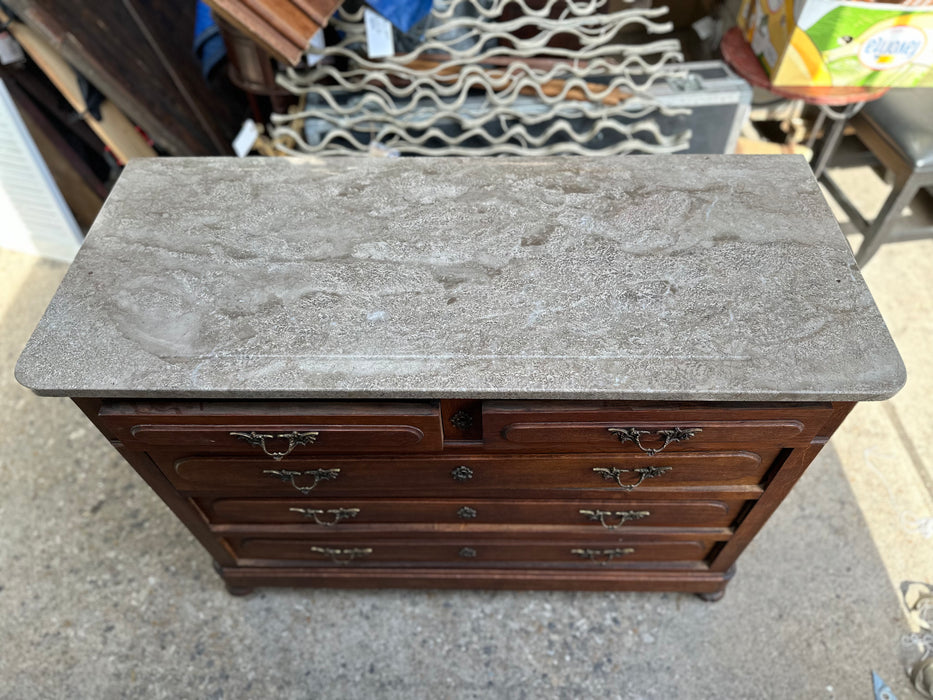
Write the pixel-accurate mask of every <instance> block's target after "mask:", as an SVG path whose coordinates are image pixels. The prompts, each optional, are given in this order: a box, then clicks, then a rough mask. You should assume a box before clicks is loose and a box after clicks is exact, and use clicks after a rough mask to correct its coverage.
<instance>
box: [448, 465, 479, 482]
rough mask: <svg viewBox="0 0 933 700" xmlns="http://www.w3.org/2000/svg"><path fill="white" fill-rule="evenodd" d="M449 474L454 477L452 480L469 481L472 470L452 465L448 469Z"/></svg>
mask: <svg viewBox="0 0 933 700" xmlns="http://www.w3.org/2000/svg"><path fill="white" fill-rule="evenodd" d="M450 475H451V476H452V477H453V478H454V481H469V480H470V479H472V478H473V470H472V469H470V468H469V467H464V466H459V467H454V468H453V469H452V470H451V471H450Z"/></svg>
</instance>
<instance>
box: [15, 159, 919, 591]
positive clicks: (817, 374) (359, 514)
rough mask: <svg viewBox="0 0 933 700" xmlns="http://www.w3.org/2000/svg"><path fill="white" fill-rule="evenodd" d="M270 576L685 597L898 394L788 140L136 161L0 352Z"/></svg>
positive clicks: (870, 306)
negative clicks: (13, 352)
mask: <svg viewBox="0 0 933 700" xmlns="http://www.w3.org/2000/svg"><path fill="white" fill-rule="evenodd" d="M17 377H18V379H19V380H20V381H21V382H22V383H23V384H24V385H26V386H27V387H29V388H31V389H33V390H34V391H36V392H37V393H39V394H42V395H60V396H62V395H63V396H70V397H72V398H74V400H75V401H76V403H77V404H78V405H79V407H80V408H81V409H82V410H83V411H84V412H85V413H86V414H87V416H88V417H89V418H90V419H91V420H92V421H93V422H94V424H95V425H96V426H97V428H98V429H99V430H100V431H101V432H102V433H103V434H104V435H105V436H106V437H107V438H108V439H109V440H110V441H111V442H112V444H113V445H114V446H115V447H116V448H117V449H118V450H119V451H120V453H121V454H122V455H123V456H124V457H125V458H126V459H127V461H128V462H129V463H130V464H131V465H132V466H133V467H134V468H135V469H136V470H137V471H138V472H139V474H140V475H141V476H142V477H143V479H144V480H145V481H146V482H147V483H148V484H149V486H150V487H151V488H152V489H153V490H154V491H155V492H156V493H157V494H158V495H159V496H160V497H161V498H162V499H163V500H164V501H165V503H166V504H167V505H168V506H169V507H170V508H171V509H172V510H173V511H174V513H175V514H176V515H177V516H178V517H179V518H180V519H181V520H182V521H183V522H184V523H185V524H186V525H187V527H188V528H189V529H190V530H191V532H192V533H193V534H194V535H195V537H197V538H198V540H199V541H200V542H201V544H202V545H203V546H204V547H205V549H206V550H207V551H208V552H209V553H210V555H211V557H213V559H214V561H215V563H216V566H217V569H218V571H219V573H220V574H221V576H222V577H223V579H224V580H225V582H226V584H227V586H228V588H229V589H230V590H231V592H236V593H239V592H246V591H248V590H250V589H252V588H253V587H256V586H306V585H307V586H339V587H344V586H347V587H376V586H398V587H438V588H468V587H482V588H528V589H585V590H671V591H690V592H696V593H699V594H701V595H704V596H705V597H707V598H711V599H715V598H716V597H718V596H720V595H721V594H722V592H723V591H724V588H725V586H726V583H727V582H728V580H729V578H730V577H731V575H732V572H733V570H734V564H735V561H736V559H737V557H738V556H739V555H740V554H741V552H742V550H743V549H744V548H745V547H746V546H747V545H748V543H749V542H750V541H751V539H752V538H753V537H754V535H755V534H756V533H757V532H758V530H759V529H760V528H761V527H762V526H763V525H764V523H765V522H766V520H767V518H768V517H769V516H770V514H771V513H772V512H773V511H774V510H775V508H776V507H777V506H778V505H779V504H780V502H781V501H782V500H783V498H784V497H785V496H786V494H787V493H788V491H789V490H790V489H791V487H792V486H793V485H794V483H795V482H796V481H797V479H798V478H799V477H800V475H801V474H802V473H803V471H804V469H805V468H806V467H807V465H808V464H809V463H810V462H811V461H812V460H813V458H814V457H815V455H816V454H817V452H818V451H819V450H820V449H821V447H822V446H823V445H825V444H826V442H827V441H828V440H829V438H830V436H831V435H832V433H833V432H834V431H835V429H836V428H837V427H838V425H839V424H840V423H841V421H842V420H843V419H844V417H845V416H846V414H847V413H848V411H849V410H850V409H851V408H852V406H853V405H854V404H855V402H856V401H858V400H862V399H881V398H885V397H887V396H890V395H892V394H893V393H894V392H896V391H897V389H898V388H899V387H900V386H901V385H902V384H903V382H904V369H903V365H902V363H901V361H900V358H899V356H898V354H897V350H896V349H895V347H894V345H893V342H892V341H891V339H890V336H889V335H888V332H887V329H886V328H885V326H884V323H883V321H882V320H881V318H880V315H879V314H878V312H877V309H876V308H875V306H874V303H873V301H872V299H871V296H870V294H869V293H868V291H867V289H866V288H865V285H864V283H863V281H862V279H861V276H860V275H859V273H858V269H857V267H856V265H855V263H854V260H853V259H852V255H851V253H850V251H849V249H848V247H847V244H846V242H845V239H844V238H843V237H842V234H841V233H840V232H839V230H838V227H837V226H836V224H835V222H834V220H833V219H832V217H831V215H830V213H829V211H828V209H827V207H826V205H825V203H824V202H823V199H822V196H821V194H820V192H819V189H818V188H817V186H816V183H815V182H814V181H813V178H812V176H811V175H810V173H809V169H808V168H807V165H806V163H805V162H804V161H803V160H802V159H798V158H795V157H787V158H785V157H735V156H726V157H712V156H685V157H659V158H632V157H629V158H606V159H588V158H565V159H553V160H549V159H543V160H541V159H538V160H520V159H515V160H498V159H488V160H486V159H444V160H427V159H407V160H405V159H403V160H398V161H370V160H351V159H347V160H339V161H288V160H280V159H269V160H266V159H246V160H237V161H233V160H226V159H162V160H153V161H146V162H141V161H140V162H134V163H131V164H130V166H129V167H128V168H127V170H126V172H125V173H124V175H123V176H122V178H121V180H120V181H119V182H118V183H117V185H116V187H115V189H114V191H113V193H112V195H111V197H110V199H109V200H108V202H107V204H106V205H105V208H104V210H103V211H102V213H101V215H100V217H99V218H98V221H97V223H96V224H95V226H94V228H93V229H92V231H91V233H90V234H89V236H88V239H87V241H86V243H85V246H84V248H83V249H82V251H81V253H80V254H79V257H78V259H77V260H76V261H75V263H74V265H73V266H72V268H71V269H70V271H69V272H68V275H67V276H66V279H65V280H64V281H63V283H62V286H61V288H60V289H59V291H58V293H57V295H56V297H55V299H53V301H52V303H51V304H50V307H49V310H48V311H47V313H46V315H45V317H44V318H43V320H42V322H41V323H40V325H39V327H38V328H37V330H36V332H35V334H34V335H33V337H32V339H31V340H30V342H29V345H28V346H27V348H26V350H25V351H24V353H23V356H22V357H21V358H20V362H19V364H18V367H17Z"/></svg>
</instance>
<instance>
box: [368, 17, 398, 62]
mask: <svg viewBox="0 0 933 700" xmlns="http://www.w3.org/2000/svg"><path fill="white" fill-rule="evenodd" d="M363 24H365V25H366V53H367V54H369V57H370V58H385V57H386V56H392V55H394V54H395V41H394V40H393V38H392V23H391V22H390V21H389V20H387V19H386V18H385V17H383V16H382V15H380V14H379V13H378V12H375V11H373V10H370V9H369V8H368V7H367V8H366V9H365V10H363Z"/></svg>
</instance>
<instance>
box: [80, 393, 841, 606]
mask: <svg viewBox="0 0 933 700" xmlns="http://www.w3.org/2000/svg"><path fill="white" fill-rule="evenodd" d="M78 403H79V405H80V406H81V407H82V408H83V409H84V410H85V411H86V412H87V413H88V415H89V417H90V418H91V419H92V420H93V421H94V422H95V423H96V424H97V426H98V427H99V428H100V429H101V430H102V431H103V432H104V433H105V434H106V435H107V436H108V437H110V438H111V439H112V440H113V441H114V443H115V445H116V446H117V447H118V449H120V450H121V452H122V453H123V454H124V456H126V458H127V459H128V460H129V461H130V463H131V464H133V465H134V467H136V469H137V470H139V472H140V473H141V474H142V476H143V477H144V478H146V479H147V480H148V481H149V482H150V484H158V485H159V488H157V491H159V493H160V494H161V495H162V497H163V498H164V499H165V500H166V503H168V505H169V506H170V507H172V508H173V509H174V510H175V512H176V513H177V514H178V515H179V516H180V517H181V519H182V520H183V521H184V522H185V524H186V525H187V526H188V527H189V528H190V529H191V530H192V532H193V533H194V534H195V535H197V536H198V537H199V538H200V539H201V541H202V542H206V543H208V545H209V546H208V549H209V550H211V552H212V553H213V554H214V557H215V560H216V561H217V564H218V570H219V571H220V573H221V575H222V576H223V577H224V579H225V580H226V581H227V583H228V586H229V587H230V588H231V590H232V591H234V592H245V591H246V590H249V589H251V588H252V587H254V586H265V585H276V584H278V583H283V582H284V583H287V584H288V585H309V586H314V585H332V584H334V583H335V582H337V581H339V582H340V583H341V585H343V584H347V585H366V586H383V585H389V586H391V585H399V584H404V585H418V586H457V587H461V586H462V587H473V586H478V587H521V588H525V587H529V586H530V587H533V588H567V587H581V588H587V589H613V590H616V589H628V588H636V589H644V588H650V589H664V590H686V591H695V592H698V593H701V594H705V595H706V596H708V597H714V598H715V597H716V596H718V595H720V594H721V593H722V591H723V590H724V587H725V585H726V583H727V582H728V580H729V578H730V576H731V572H732V566H733V564H734V562H735V560H736V557H737V556H738V555H739V553H740V552H741V551H742V549H743V548H744V547H745V545H746V544H747V543H748V542H749V541H750V539H751V538H752V537H753V536H754V534H755V533H756V532H757V530H758V529H759V528H760V527H761V525H762V524H763V523H764V522H765V520H766V519H767V517H768V516H769V515H770V514H771V512H772V511H773V510H774V508H775V507H776V506H777V504H778V503H779V502H780V501H781V499H782V498H783V497H784V495H785V494H786V492H787V490H788V489H789V488H790V486H791V485H792V484H793V482H794V481H796V479H797V477H798V476H799V475H800V474H801V473H802V471H803V469H804V468H805V466H806V465H807V463H808V462H809V461H810V460H811V459H812V458H813V456H814V455H815V454H816V452H817V451H818V450H819V448H820V446H822V444H824V443H825V441H826V440H827V439H828V437H829V435H830V434H831V433H832V431H833V430H834V429H835V427H836V425H838V423H839V422H840V420H841V419H842V417H843V416H844V415H845V413H846V412H847V411H848V409H849V408H850V406H851V404H848V403H844V404H832V403H795V404H791V403H787V404H774V405H767V404H747V405H738V404H716V403H702V404H701V403H693V404H691V403H670V404H664V403H654V404H650V403H644V402H611V401H609V402H587V401H520V400H516V401H479V402H475V404H474V405H473V408H474V409H475V416H476V418H475V420H476V421H477V424H476V425H471V426H470V430H471V432H472V433H474V434H476V435H479V436H481V438H480V439H463V432H464V430H463V428H462V427H461V428H458V427H457V426H455V425H454V422H456V421H457V420H459V419H454V416H455V415H456V412H451V411H450V410H449V408H450V407H449V406H448V405H447V404H448V402H447V401H445V400H443V399H440V400H436V401H395V402H392V401H379V402H366V401H360V402H332V401H269V400H265V401H172V400H164V401H156V400H151V399H149V400H144V401H136V402H134V401H131V400H89V399H83V400H82V399H79V400H78ZM445 415H446V416H448V418H447V419H446V420H443V421H442V416H445ZM461 418H462V417H461ZM594 574H595V575H594Z"/></svg>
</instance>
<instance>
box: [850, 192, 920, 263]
mask: <svg viewBox="0 0 933 700" xmlns="http://www.w3.org/2000/svg"><path fill="white" fill-rule="evenodd" d="M918 189H920V185H918V184H917V178H915V177H914V176H913V175H909V176H908V177H907V178H906V179H902V178H900V177H898V178H897V179H896V180H895V181H894V189H893V190H891V194H889V195H888V198H887V199H886V200H885V202H884V206H882V207H881V211H880V212H878V216H877V217H875V220H874V221H873V222H872V223H871V226H870V227H869V228H868V230H867V231H865V238H864V239H863V240H862V244H861V245H860V246H859V248H858V252H857V253H856V254H855V261H856V262H857V263H858V264H859V266H860V267H862V266H864V265H865V264H866V263H867V262H868V261H869V260H871V257H872V256H873V255H874V254H875V253H877V252H878V248H880V247H881V246H882V244H883V243H885V242H886V241H887V239H888V238H889V237H890V236H891V232H892V230H893V229H894V225H895V224H896V223H897V220H898V218H899V217H900V214H901V212H902V211H904V207H906V206H907V205H908V204H910V202H911V201H912V200H913V198H914V196H915V195H916V194H917V190H918Z"/></svg>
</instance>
